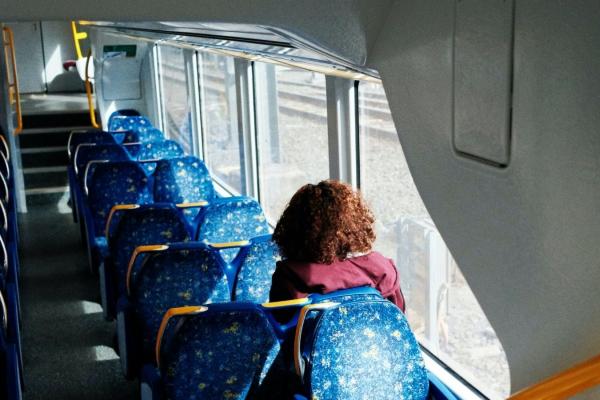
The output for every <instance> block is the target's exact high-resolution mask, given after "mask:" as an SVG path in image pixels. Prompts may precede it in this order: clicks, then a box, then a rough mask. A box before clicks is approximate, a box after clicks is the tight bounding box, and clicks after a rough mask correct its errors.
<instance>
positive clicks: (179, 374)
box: [161, 305, 282, 400]
mask: <svg viewBox="0 0 600 400" xmlns="http://www.w3.org/2000/svg"><path fill="white" fill-rule="evenodd" d="M253 307H254V305H250V306H248V308H247V309H244V308H243V306H242V307H240V309H233V310H231V311H222V312H218V313H211V312H210V311H209V312H207V313H202V314H198V315H194V316H189V317H184V319H183V321H181V322H179V323H177V324H176V325H177V328H174V329H172V330H167V332H166V334H165V336H164V337H163V346H162V352H161V375H162V377H163V384H164V392H165V395H166V398H167V399H173V400H175V399H190V400H194V399H268V398H273V399H276V398H281V397H280V396H278V395H277V394H276V392H277V390H278V389H279V388H278V386H277V384H276V383H281V382H282V380H281V379H276V378H274V376H277V375H279V371H280V370H281V369H282V367H281V364H280V358H279V357H278V356H279V352H280V344H279V341H278V338H277V337H276V336H275V334H274V333H273V330H272V328H271V326H270V323H269V320H268V318H267V317H266V316H265V315H264V313H262V312H260V311H259V310H257V309H254V308H253ZM171 325H173V324H171ZM273 392H275V393H273ZM267 393H269V394H267Z"/></svg>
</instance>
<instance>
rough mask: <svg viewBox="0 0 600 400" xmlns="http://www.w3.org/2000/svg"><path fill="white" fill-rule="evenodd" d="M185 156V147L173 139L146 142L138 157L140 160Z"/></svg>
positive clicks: (141, 147)
mask: <svg viewBox="0 0 600 400" xmlns="http://www.w3.org/2000/svg"><path fill="white" fill-rule="evenodd" d="M181 156H183V149H182V148H181V146H180V145H179V143H177V142H175V141H173V140H160V141H157V142H146V143H143V144H142V145H141V146H140V149H139V150H138V151H137V154H136V157H137V159H138V160H139V161H145V160H160V159H164V158H166V159H169V158H177V157H181Z"/></svg>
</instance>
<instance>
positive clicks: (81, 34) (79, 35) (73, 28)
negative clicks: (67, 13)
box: [71, 21, 88, 59]
mask: <svg viewBox="0 0 600 400" xmlns="http://www.w3.org/2000/svg"><path fill="white" fill-rule="evenodd" d="M71 32H73V42H75V54H77V59H80V58H83V54H82V53H81V45H80V44H79V41H80V40H83V39H87V37H88V35H87V32H78V31H77V22H75V21H71Z"/></svg>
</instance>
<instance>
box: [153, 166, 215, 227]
mask: <svg viewBox="0 0 600 400" xmlns="http://www.w3.org/2000/svg"><path fill="white" fill-rule="evenodd" d="M213 198H215V189H214V187H213V184H212V180H211V178H210V174H209V173H208V169H207V168H206V166H205V165H204V163H203V162H202V161H201V160H200V159H198V158H196V157H193V156H187V157H181V158H171V159H164V160H160V161H158V162H157V165H156V170H155V172H154V200H155V201H156V202H167V203H193V202H197V201H202V200H206V201H211V200H212V199H213ZM198 212H199V210H198V209H189V210H186V212H185V213H186V216H187V218H188V219H189V220H190V221H192V220H194V219H195V218H196V216H197V215H198Z"/></svg>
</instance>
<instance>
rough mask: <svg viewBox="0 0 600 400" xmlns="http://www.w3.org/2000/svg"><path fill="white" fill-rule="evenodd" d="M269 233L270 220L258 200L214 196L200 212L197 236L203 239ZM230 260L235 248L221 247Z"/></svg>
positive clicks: (214, 240) (244, 237)
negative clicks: (200, 219)
mask: <svg viewBox="0 0 600 400" xmlns="http://www.w3.org/2000/svg"><path fill="white" fill-rule="evenodd" d="M268 233H269V224H268V223H267V219H266V218H265V215H264V213H263V211H262V208H261V207H260V204H258V202H257V201H256V200H254V199H252V198H250V197H231V198H223V199H215V200H214V201H213V202H212V203H211V204H210V205H209V206H208V207H206V209H205V212H204V214H203V216H202V221H201V224H200V227H199V230H198V235H197V239H198V240H199V241H203V242H206V243H223V242H235V241H240V240H249V239H251V238H253V237H255V236H261V235H266V234H268ZM220 253H221V256H222V257H223V259H224V260H225V262H228V263H229V262H231V261H232V260H233V258H234V257H235V256H236V254H237V253H238V250H237V249H225V250H221V251H220Z"/></svg>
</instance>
